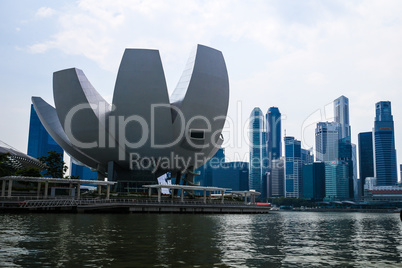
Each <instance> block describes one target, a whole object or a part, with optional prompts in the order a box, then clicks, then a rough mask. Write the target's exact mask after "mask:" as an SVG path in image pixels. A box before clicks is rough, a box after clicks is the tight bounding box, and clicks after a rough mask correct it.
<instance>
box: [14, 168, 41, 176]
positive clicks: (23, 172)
mask: <svg viewBox="0 0 402 268" xmlns="http://www.w3.org/2000/svg"><path fill="white" fill-rule="evenodd" d="M15 175H17V176H22V177H42V174H40V170H39V169H37V168H33V167H30V168H23V169H20V170H18V171H17V172H15Z"/></svg>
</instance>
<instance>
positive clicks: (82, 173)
mask: <svg viewBox="0 0 402 268" xmlns="http://www.w3.org/2000/svg"><path fill="white" fill-rule="evenodd" d="M70 170H71V176H77V177H78V178H79V179H80V180H96V179H98V172H96V171H92V170H91V169H90V168H89V167H86V166H83V165H78V164H76V163H74V160H73V159H72V158H71V165H70Z"/></svg>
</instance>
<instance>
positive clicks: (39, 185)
mask: <svg viewBox="0 0 402 268" xmlns="http://www.w3.org/2000/svg"><path fill="white" fill-rule="evenodd" d="M41 185H42V184H41V182H40V181H39V182H38V189H37V191H36V197H37V198H39V196H40V187H41Z"/></svg>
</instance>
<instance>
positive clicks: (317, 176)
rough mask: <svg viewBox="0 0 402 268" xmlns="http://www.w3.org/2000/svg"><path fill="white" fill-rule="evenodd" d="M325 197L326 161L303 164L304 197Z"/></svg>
mask: <svg viewBox="0 0 402 268" xmlns="http://www.w3.org/2000/svg"><path fill="white" fill-rule="evenodd" d="M324 197H325V163H324V162H314V163H308V164H305V165H303V198H310V199H314V200H316V201H322V200H323V199H324Z"/></svg>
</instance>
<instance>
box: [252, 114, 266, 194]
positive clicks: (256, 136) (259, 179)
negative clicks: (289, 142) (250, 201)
mask: <svg viewBox="0 0 402 268" xmlns="http://www.w3.org/2000/svg"><path fill="white" fill-rule="evenodd" d="M264 133H265V131H264V115H263V113H262V111H261V109H260V108H258V107H256V108H254V109H253V111H252V112H251V115H250V128H249V137H250V175H249V176H250V177H249V178H250V179H249V189H250V190H256V191H257V192H260V193H262V192H263V185H264V182H263V179H264V178H265V177H266V174H265V173H266V172H265V171H266V170H265V168H264V165H263V164H264V163H265V161H264V157H265V156H266V145H265V144H264V141H265V140H266V139H265V138H264ZM264 151H265V152H264ZM265 185H266V184H265Z"/></svg>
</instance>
